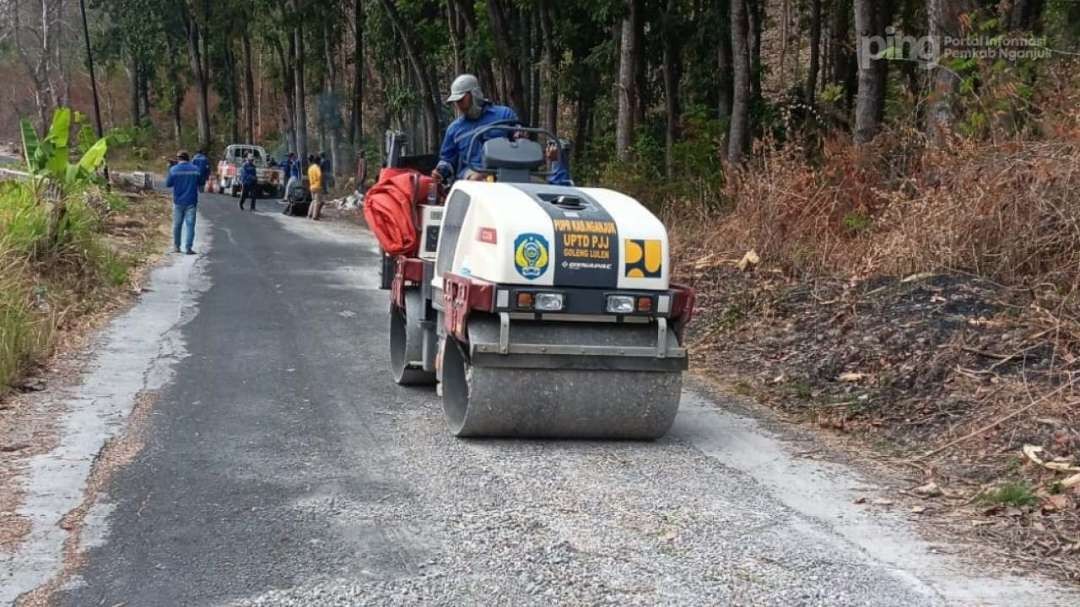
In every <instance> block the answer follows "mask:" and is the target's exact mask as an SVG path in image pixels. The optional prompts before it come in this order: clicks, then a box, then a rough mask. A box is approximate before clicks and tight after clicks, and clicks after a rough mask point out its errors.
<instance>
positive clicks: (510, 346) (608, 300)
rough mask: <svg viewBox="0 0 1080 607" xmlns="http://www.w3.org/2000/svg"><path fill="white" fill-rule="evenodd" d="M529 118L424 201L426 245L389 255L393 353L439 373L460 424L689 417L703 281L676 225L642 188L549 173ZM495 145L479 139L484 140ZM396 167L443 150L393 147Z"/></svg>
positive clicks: (396, 359) (622, 434)
mask: <svg viewBox="0 0 1080 607" xmlns="http://www.w3.org/2000/svg"><path fill="white" fill-rule="evenodd" d="M528 133H536V135H532V137H534V138H537V137H538V136H546V137H550V138H554V137H555V136H554V135H553V134H550V133H548V132H547V131H546V130H544V129H532V128H522V127H515V129H514V133H513V137H514V139H511V138H510V137H509V136H504V137H493V138H489V139H487V140H482V139H481V138H480V137H479V135H480V134H479V133H478V134H476V135H474V139H480V140H481V141H482V145H483V148H482V152H483V153H482V158H483V165H482V166H479V167H471V168H472V169H473V171H474V173H473V176H474V177H478V178H475V179H469V180H464V179H462V180H457V181H456V182H454V183H453V184H452V186H451V187H450V188H449V190H448V191H445V192H443V193H442V194H440V195H432V196H431V197H430V198H428V199H425V200H424V201H420V202H418V204H416V205H415V211H414V217H415V220H416V226H417V228H418V230H419V234H418V236H419V238H418V240H419V246H418V247H417V251H416V252H415V254H408V255H397V256H384V262H383V286H384V287H385V288H388V289H389V290H390V292H391V306H390V363H391V370H392V373H393V378H394V381H396V382H397V383H398V384H402V385H425V384H426V385H436V386H437V392H438V394H440V395H441V398H442V404H443V409H444V411H445V416H446V422H447V425H448V426H449V430H450V432H451V433H453V434H454V435H456V436H458V437H536V438H593V439H645V440H651V439H656V438H659V437H661V436H663V435H664V434H665V433H666V432H667V431H668V430H669V429H670V428H671V425H672V423H673V421H674V419H675V414H676V412H677V410H678V407H679V399H680V394H681V390H682V374H683V372H684V371H685V370H686V368H687V363H688V358H687V350H686V348H685V346H684V342H683V339H684V332H685V330H686V326H687V323H688V322H689V321H690V318H691V315H692V313H693V306H694V292H693V290H692V289H690V288H687V287H685V286H680V285H676V284H672V282H671V280H670V278H671V259H670V256H669V251H668V237H667V231H666V229H665V228H664V225H663V224H662V223H661V222H660V220H659V219H657V217H656V216H655V215H653V213H651V212H650V211H649V210H648V209H647V208H646V207H645V206H644V205H642V204H641V203H639V202H638V201H637V200H634V199H633V198H631V197H630V196H627V195H625V194H621V193H619V192H616V191H612V190H609V189H603V188H591V187H569V186H561V185H550V184H549V183H547V182H546V181H545V177H546V176H547V175H549V174H550V173H548V172H546V170H545V169H546V168H547V163H546V159H545V154H544V149H543V148H542V147H541V145H540V144H539V143H538V142H537V141H536V140H535V139H531V138H530V136H529V135H528ZM478 145H480V144H478ZM389 156H390V158H391V159H392V161H391V162H393V163H394V164H395V165H396V166H401V167H414V168H417V169H419V170H418V171H417V175H422V174H423V171H424V170H427V167H428V166H430V165H431V163H432V158H431V157H409V156H405V155H403V154H400V153H397V152H396V151H391V153H390V154H389Z"/></svg>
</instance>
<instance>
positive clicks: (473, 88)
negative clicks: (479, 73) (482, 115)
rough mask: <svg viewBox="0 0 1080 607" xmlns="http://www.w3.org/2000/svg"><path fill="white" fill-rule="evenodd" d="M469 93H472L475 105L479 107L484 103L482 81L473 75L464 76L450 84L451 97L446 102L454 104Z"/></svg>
mask: <svg viewBox="0 0 1080 607" xmlns="http://www.w3.org/2000/svg"><path fill="white" fill-rule="evenodd" d="M467 93H472V98H473V103H474V104H475V105H477V106H479V105H480V104H481V103H482V102H483V101H484V92H483V91H482V90H480V81H479V80H477V79H476V76H473V75H472V74H462V75H460V76H458V77H457V78H454V82H453V83H451V84H450V96H449V97H447V98H446V102H447V103H453V102H455V101H457V100H459V99H461V98H462V97H464V96H465V95H466V94H467Z"/></svg>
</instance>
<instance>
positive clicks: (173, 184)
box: [165, 152, 203, 255]
mask: <svg viewBox="0 0 1080 607" xmlns="http://www.w3.org/2000/svg"><path fill="white" fill-rule="evenodd" d="M176 160H177V162H176V164H174V165H173V166H172V167H170V168H169V174H168V176H167V177H165V187H167V188H172V191H173V246H174V248H175V251H176V252H177V253H179V252H180V236H181V232H183V231H184V230H186V231H187V234H186V236H187V238H185V239H184V252H185V253H187V254H188V255H194V254H195V249H193V248H192V247H193V246H194V244H195V212H196V208H197V207H198V205H199V184H200V183H201V182H202V180H203V179H202V171H200V170H199V167H197V166H195V165H194V164H192V163H191V161H190V160H189V158H188V153H187V152H180V153H178V154H177V155H176Z"/></svg>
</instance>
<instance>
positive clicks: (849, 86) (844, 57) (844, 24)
mask: <svg viewBox="0 0 1080 607" xmlns="http://www.w3.org/2000/svg"><path fill="white" fill-rule="evenodd" d="M851 6H852V4H851V2H848V1H847V0H833V7H832V11H833V18H832V25H831V26H830V28H829V29H830V30H831V31H830V33H829V35H830V40H831V42H830V44H829V47H830V48H829V50H830V53H831V55H832V56H831V58H830V59H829V63H830V64H831V65H832V73H831V75H830V82H831V83H832V84H837V85H840V86H842V87H843V89H844V106H845V107H846V108H848V109H851V103H852V101H854V99H855V91H856V88H857V81H858V65H857V61H856V60H855V53H854V52H853V51H852V48H853V47H852V42H851V40H850V36H851Z"/></svg>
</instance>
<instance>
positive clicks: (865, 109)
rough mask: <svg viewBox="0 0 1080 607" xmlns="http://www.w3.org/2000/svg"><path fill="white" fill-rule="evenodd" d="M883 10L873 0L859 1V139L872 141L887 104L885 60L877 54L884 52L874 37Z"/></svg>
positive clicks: (857, 131)
mask: <svg viewBox="0 0 1080 607" xmlns="http://www.w3.org/2000/svg"><path fill="white" fill-rule="evenodd" d="M878 13H879V9H878V8H877V7H875V6H874V2H873V1H872V0H855V32H856V36H857V39H858V40H859V44H858V45H857V47H856V50H857V53H858V60H859V92H858V95H857V96H856V103H855V142H856V143H868V142H870V141H871V140H872V139H873V138H874V137H875V136H877V133H878V131H879V130H880V128H881V117H880V114H879V107H881V106H882V105H883V104H884V99H885V86H884V84H885V83H884V82H883V81H882V79H881V78H880V73H881V66H880V65H879V64H882V63H884V60H882V59H878V58H876V57H875V56H874V51H875V50H876V51H878V52H880V51H881V50H882V49H876V48H874V46H873V45H871V43H870V40H871V39H873V38H875V37H880V34H881V31H880V30H879V29H878V24H879V18H878Z"/></svg>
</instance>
